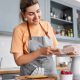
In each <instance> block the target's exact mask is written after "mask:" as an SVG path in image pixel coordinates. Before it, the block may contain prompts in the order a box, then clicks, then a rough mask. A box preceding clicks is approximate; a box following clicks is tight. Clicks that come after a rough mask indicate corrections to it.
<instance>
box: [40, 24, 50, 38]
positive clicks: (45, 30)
mask: <svg viewBox="0 0 80 80" xmlns="http://www.w3.org/2000/svg"><path fill="white" fill-rule="evenodd" d="M39 24H40V26H41V28H42V30H43V31H44V32H45V34H46V36H47V37H48V38H50V36H49V35H48V32H47V31H46V30H45V29H44V28H43V27H42V25H41V23H39Z"/></svg>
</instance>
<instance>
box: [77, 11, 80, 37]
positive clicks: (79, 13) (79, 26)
mask: <svg viewBox="0 0 80 80" xmlns="http://www.w3.org/2000/svg"><path fill="white" fill-rule="evenodd" d="M77 29H78V33H77V34H78V37H79V38H80V10H77Z"/></svg>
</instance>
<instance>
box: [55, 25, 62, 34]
mask: <svg viewBox="0 0 80 80" xmlns="http://www.w3.org/2000/svg"><path fill="white" fill-rule="evenodd" d="M60 31H61V28H60V26H58V27H57V30H56V32H57V34H58V35H60Z"/></svg>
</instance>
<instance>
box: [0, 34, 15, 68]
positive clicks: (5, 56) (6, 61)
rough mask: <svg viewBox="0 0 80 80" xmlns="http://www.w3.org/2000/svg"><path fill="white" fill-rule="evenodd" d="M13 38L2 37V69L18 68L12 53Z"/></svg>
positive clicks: (0, 41) (0, 46) (0, 40)
mask: <svg viewBox="0 0 80 80" xmlns="http://www.w3.org/2000/svg"><path fill="white" fill-rule="evenodd" d="M10 46H11V37H10V36H1V35H0V57H2V63H1V67H2V68H5V67H7V68H8V67H16V64H15V62H14V58H13V55H12V54H11V53H10Z"/></svg>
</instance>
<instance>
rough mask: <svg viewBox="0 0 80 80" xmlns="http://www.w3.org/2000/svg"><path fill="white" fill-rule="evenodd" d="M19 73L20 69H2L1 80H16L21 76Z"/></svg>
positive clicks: (0, 70)
mask: <svg viewBox="0 0 80 80" xmlns="http://www.w3.org/2000/svg"><path fill="white" fill-rule="evenodd" d="M19 73H20V68H19V67H12V68H1V69H0V80H6V79H7V80H8V79H15V77H16V76H17V75H19Z"/></svg>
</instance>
